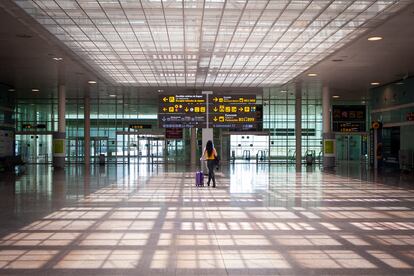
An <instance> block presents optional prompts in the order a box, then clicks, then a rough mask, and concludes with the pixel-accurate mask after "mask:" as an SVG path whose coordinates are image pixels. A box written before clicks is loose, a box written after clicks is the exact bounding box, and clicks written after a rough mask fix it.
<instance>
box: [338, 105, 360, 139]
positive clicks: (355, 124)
mask: <svg viewBox="0 0 414 276" xmlns="http://www.w3.org/2000/svg"><path fill="white" fill-rule="evenodd" d="M365 121H366V107H365V105H333V106H332V130H333V131H334V132H364V131H366V127H365V125H366V123H365Z"/></svg>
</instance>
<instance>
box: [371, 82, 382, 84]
mask: <svg viewBox="0 0 414 276" xmlns="http://www.w3.org/2000/svg"><path fill="white" fill-rule="evenodd" d="M379 84H380V83H379V82H371V85H379Z"/></svg>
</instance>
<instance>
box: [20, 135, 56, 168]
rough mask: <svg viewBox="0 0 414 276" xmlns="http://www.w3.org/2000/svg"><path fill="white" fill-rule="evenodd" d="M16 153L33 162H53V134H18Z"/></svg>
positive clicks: (27, 161) (24, 159) (28, 161)
mask: <svg viewBox="0 0 414 276" xmlns="http://www.w3.org/2000/svg"><path fill="white" fill-rule="evenodd" d="M16 154H17V155H21V156H22V159H23V161H25V162H26V163H32V164H51V163H52V157H53V156H52V135H51V134H16Z"/></svg>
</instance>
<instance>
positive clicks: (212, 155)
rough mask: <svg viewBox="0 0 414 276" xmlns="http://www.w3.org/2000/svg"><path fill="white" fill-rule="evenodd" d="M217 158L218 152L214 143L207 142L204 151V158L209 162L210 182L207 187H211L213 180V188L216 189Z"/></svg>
mask: <svg viewBox="0 0 414 276" xmlns="http://www.w3.org/2000/svg"><path fill="white" fill-rule="evenodd" d="M216 157H217V151H216V149H215V148H214V145H213V142H212V141H211V140H208V141H207V144H206V148H205V149H204V152H203V156H202V157H201V158H203V159H204V160H207V168H208V181H207V185H208V186H210V181H211V180H213V188H215V187H216V178H215V176H214V167H215V165H216V160H215V159H216Z"/></svg>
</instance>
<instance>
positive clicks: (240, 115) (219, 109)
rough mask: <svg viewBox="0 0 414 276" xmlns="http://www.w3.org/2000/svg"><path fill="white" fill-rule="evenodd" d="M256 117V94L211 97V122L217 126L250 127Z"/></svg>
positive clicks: (254, 123)
mask: <svg viewBox="0 0 414 276" xmlns="http://www.w3.org/2000/svg"><path fill="white" fill-rule="evenodd" d="M256 119H257V118H256V96H255V95H217V96H212V97H211V98H210V99H209V120H210V121H209V122H210V124H211V125H212V126H213V127H215V128H240V129H250V128H254V126H255V125H256Z"/></svg>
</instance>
